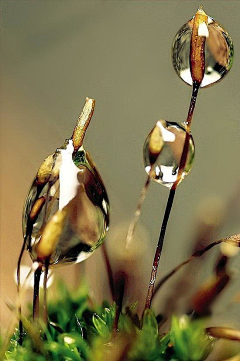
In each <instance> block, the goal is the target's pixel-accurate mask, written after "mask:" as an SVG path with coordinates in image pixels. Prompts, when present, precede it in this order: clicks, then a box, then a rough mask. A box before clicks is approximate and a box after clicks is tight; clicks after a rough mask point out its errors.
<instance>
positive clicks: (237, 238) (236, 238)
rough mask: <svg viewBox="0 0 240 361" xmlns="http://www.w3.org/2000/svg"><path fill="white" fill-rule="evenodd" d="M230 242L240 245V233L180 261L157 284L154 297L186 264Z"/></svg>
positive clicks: (213, 243) (211, 244)
mask: <svg viewBox="0 0 240 361" xmlns="http://www.w3.org/2000/svg"><path fill="white" fill-rule="evenodd" d="M223 242H225V243H230V244H231V245H233V246H236V247H239V245H240V235H235V236H232V237H228V238H224V239H220V240H218V241H215V242H212V243H210V244H209V245H207V246H206V247H204V248H203V249H200V250H199V251H196V252H194V253H193V254H192V255H191V257H189V258H188V259H187V260H185V261H184V262H182V263H180V264H179V265H178V266H177V267H175V268H173V270H172V271H170V272H169V273H167V274H166V276H164V277H163V278H162V279H161V280H160V281H159V282H158V283H157V285H156V287H155V290H154V294H153V298H154V296H155V295H156V294H157V292H158V291H159V290H160V288H162V286H163V285H164V284H165V282H167V280H169V278H171V277H172V276H173V275H174V274H175V273H177V272H178V271H179V270H180V269H181V268H182V267H183V266H185V265H186V264H188V263H190V262H191V261H192V260H193V259H195V258H199V257H201V256H203V255H204V254H205V253H206V252H207V251H209V250H210V249H212V248H213V247H215V246H217V245H218V244H220V243H223Z"/></svg>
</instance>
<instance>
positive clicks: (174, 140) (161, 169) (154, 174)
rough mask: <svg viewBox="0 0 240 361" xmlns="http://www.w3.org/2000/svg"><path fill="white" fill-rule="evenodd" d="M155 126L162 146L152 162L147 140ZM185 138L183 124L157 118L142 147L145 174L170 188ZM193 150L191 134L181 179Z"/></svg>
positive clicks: (187, 171) (175, 175) (190, 162)
mask: <svg viewBox="0 0 240 361" xmlns="http://www.w3.org/2000/svg"><path fill="white" fill-rule="evenodd" d="M156 127H158V128H159V131H160V132H161V135H162V136H161V138H159V139H161V142H162V146H161V152H160V153H159V156H158V158H157V159H156V161H155V163H154V164H153V163H152V157H151V152H150V150H149V142H150V140H151V136H152V134H153V132H155V129H156ZM185 138H186V130H185V129H184V127H183V126H181V125H179V124H177V123H175V122H167V121H166V120H159V121H158V122H157V123H156V126H155V127H154V128H153V129H152V130H151V132H150V133H149V135H148V136H147V139H146V141H145V143H144V147H143V158H144V166H145V170H146V172H147V174H149V175H150V176H151V178H153V179H154V180H155V181H156V182H158V183H160V184H163V185H164V186H166V187H169V188H171V187H172V185H173V184H174V182H175V181H176V179H177V175H178V171H179V164H180V159H181V155H182V151H183V147H184V142H185ZM194 152H195V149H194V142H193V138H192V136H190V142H189V150H188V156H187V162H186V166H185V168H184V171H183V173H182V176H181V181H182V180H183V178H184V177H185V176H186V175H187V174H188V173H189V171H190V169H191V167H192V163H193V159H194ZM151 167H152V170H151Z"/></svg>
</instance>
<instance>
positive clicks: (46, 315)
mask: <svg viewBox="0 0 240 361" xmlns="http://www.w3.org/2000/svg"><path fill="white" fill-rule="evenodd" d="M48 270H49V260H47V261H46V263H45V267H44V280H43V321H44V322H45V323H46V324H47V322H48V308H47V281H48Z"/></svg>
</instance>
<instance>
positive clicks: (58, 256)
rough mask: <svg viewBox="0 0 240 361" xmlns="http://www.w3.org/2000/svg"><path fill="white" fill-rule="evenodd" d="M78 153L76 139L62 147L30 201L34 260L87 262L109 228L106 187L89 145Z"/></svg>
mask: <svg viewBox="0 0 240 361" xmlns="http://www.w3.org/2000/svg"><path fill="white" fill-rule="evenodd" d="M73 150H74V149H73V145H72V140H67V141H66V142H65V145H64V146H63V147H62V148H60V149H57V151H56V152H55V153H54V155H53V156H51V159H52V160H53V162H52V164H51V168H52V169H51V171H50V170H49V171H48V177H44V182H40V175H41V174H42V173H43V172H42V171H43V169H44V167H45V165H46V161H44V162H43V164H42V166H41V167H40V169H39V171H38V173H37V175H36V177H35V179H34V181H33V184H32V187H31V188H30V191H29V193H28V196H27V198H26V202H25V207H24V211H23V235H24V237H27V248H28V250H29V252H30V255H31V257H32V259H33V261H35V260H38V261H42V262H43V263H44V259H46V258H49V257H50V264H57V263H60V262H61V263H64V262H68V263H69V262H80V261H83V260H84V259H86V258H87V257H89V256H90V255H91V253H92V251H93V250H95V249H96V248H97V247H98V246H99V245H100V244H101V243H102V241H103V239H104V237H105V235H106V232H107V230H108V225H109V201H108V196H107V193H106V189H105V187H104V184H103V182H102V180H101V178H100V176H99V173H98V171H97V169H96V167H95V165H94V163H93V161H92V159H91V157H90V154H89V153H88V152H86V151H85V149H84V148H83V146H82V147H80V149H79V150H78V151H77V152H76V153H75V154H73ZM48 158H49V157H48ZM48 158H47V159H48ZM47 164H49V162H47ZM45 173H46V172H45Z"/></svg>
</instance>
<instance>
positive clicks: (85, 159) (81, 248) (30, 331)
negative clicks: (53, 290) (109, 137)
mask: <svg viewBox="0 0 240 361" xmlns="http://www.w3.org/2000/svg"><path fill="white" fill-rule="evenodd" d="M216 40H217V41H216ZM172 61H173V66H174V69H175V70H176V73H177V74H178V76H179V77H180V78H181V79H182V80H183V81H184V82H185V83H187V84H189V85H191V87H192V96H191V99H190V105H189V109H188V112H187V115H186V120H185V121H183V122H181V123H176V122H174V121H169V120H164V119H160V120H158V121H157V122H156V124H155V126H154V127H153V129H152V130H151V132H150V133H149V135H148V136H147V138H146V141H145V143H144V147H143V157H144V167H145V171H146V173H147V179H146V182H145V185H144V187H143V189H142V191H141V194H140V198H139V202H138V205H137V208H136V212H135V214H134V217H133V220H132V222H131V223H130V225H129V229H128V232H127V237H126V242H125V247H126V252H127V251H128V250H129V248H130V247H131V243H132V241H133V237H134V234H135V230H136V226H137V223H138V220H139V217H140V215H141V209H142V206H143V202H144V200H145V197H146V195H147V191H148V189H149V186H150V184H151V181H152V180H154V181H156V182H157V183H158V184H162V185H164V186H166V187H167V188H169V197H168V201H167V204H166V209H165V213H164V217H163V221H162V225H161V229H160V235H159V239H158V243H157V247H156V252H155V256H154V260H153V265H152V270H151V274H150V281H149V287H148V292H147V297H146V303H145V307H144V309H143V310H140V312H139V309H137V308H138V304H137V302H136V303H134V304H130V305H124V302H123V299H124V292H125V286H126V283H127V274H126V272H124V269H123V270H121V272H118V273H117V275H114V272H113V268H112V265H111V261H110V257H109V254H108V251H107V248H106V246H105V244H104V243H103V241H104V239H105V236H106V234H107V232H108V229H109V211H110V205H109V200H108V195H107V191H106V188H105V186H104V183H103V181H102V179H101V176H100V174H99V172H98V170H97V167H96V165H95V163H94V161H93V159H92V157H91V155H90V153H89V152H88V151H86V150H85V148H84V145H83V142H84V136H85V133H86V131H87V128H88V126H89V123H90V121H91V118H92V116H93V112H94V108H95V100H93V99H90V98H87V99H86V102H85V105H84V107H83V110H82V113H81V115H80V117H79V119H78V121H77V124H76V126H75V128H74V131H73V134H72V136H71V138H69V139H67V140H65V142H64V144H63V145H62V146H61V147H59V148H57V149H56V151H55V152H54V153H53V154H51V155H49V156H48V157H46V159H45V160H44V161H43V163H42V164H41V166H40V167H39V170H38V171H37V173H36V176H35V178H34V180H33V183H32V185H31V187H30V190H29V193H28V195H27V197H26V201H25V205H24V211H23V239H24V240H23V245H22V249H21V252H20V256H19V260H18V264H17V283H18V298H17V301H16V304H14V305H9V307H11V309H12V312H13V314H14V316H17V320H18V322H19V327H16V323H15V318H16V317H13V322H12V323H11V324H10V327H9V330H8V332H7V333H6V335H5V338H3V339H2V341H1V358H2V359H8V360H29V361H30V360H33V359H34V360H38V361H42V360H46V359H47V360H94V361H97V360H101V361H102V360H109V361H111V360H112V361H115V360H119V361H120V360H159V361H161V360H172V361H174V360H175V361H176V360H186V361H189V360H205V359H206V358H207V357H208V355H209V354H210V353H211V351H212V350H213V349H214V345H215V343H216V341H217V339H219V338H224V339H230V340H238V341H239V340H240V336H239V335H240V331H238V330H235V329H231V328H227V327H206V317H207V316H209V315H210V314H211V310H212V305H213V303H214V302H215V300H216V299H217V297H218V295H219V294H220V293H221V292H222V291H223V290H224V289H225V287H226V286H227V284H228V283H229V281H230V280H231V272H230V271H229V269H228V261H229V259H230V257H232V256H233V255H234V254H235V252H234V251H233V249H234V250H235V249H237V247H239V245H240V235H238V234H237V235H233V236H230V237H227V238H224V239H221V240H218V241H214V242H213V241H212V242H210V243H209V244H208V245H205V247H202V248H200V249H199V248H198V247H196V249H194V252H193V254H192V256H191V257H190V258H188V259H187V260H185V261H184V262H182V263H181V264H180V265H178V266H177V267H175V268H174V269H173V270H172V271H170V272H169V273H167V274H166V275H165V276H164V278H162V279H161V280H160V281H159V282H158V283H157V284H155V283H156V277H157V271H158V267H159V262H160V257H161V253H162V248H163V243H164V238H165V233H166V230H167V225H168V221H169V218H170V213H171V210H172V205H173V201H174V198H175V194H176V190H177V188H178V186H179V185H180V183H181V182H182V181H183V180H184V178H185V177H186V176H187V175H188V174H189V172H190V170H191V168H192V164H193V161H194V154H195V145H194V141H193V136H192V134H191V125H192V120H193V115H194V111H195V105H196V100H197V96H198V92H199V90H200V89H201V88H204V87H208V86H210V85H212V84H214V83H217V82H219V81H220V80H221V79H222V78H223V77H225V75H226V74H227V73H228V72H229V70H230V68H231V66H232V62H233V43H232V40H231V38H230V36H229V35H228V33H227V31H226V30H225V29H223V28H222V27H221V26H220V25H219V24H218V23H217V22H216V21H215V20H214V19H212V18H211V17H209V16H208V15H207V14H206V13H205V12H204V11H203V9H202V8H199V9H198V10H197V12H196V14H195V16H193V18H192V19H191V20H189V21H188V22H187V23H186V24H184V25H183V26H182V27H181V29H180V30H179V32H178V33H177V34H176V36H175V38H174V42H173V47H172ZM219 244H221V245H224V247H223V248H222V254H221V256H220V257H219V259H218V260H217V263H216V265H215V269H214V274H213V275H212V276H211V278H209V279H208V280H207V281H206V282H205V283H204V284H203V285H201V287H200V288H199V289H198V290H197V291H196V292H195V293H194V294H193V295H192V297H191V302H190V306H189V310H188V314H185V315H178V316H176V315H174V314H172V313H171V312H170V314H169V313H168V312H166V314H162V315H157V316H155V314H154V312H153V310H152V309H151V304H152V300H153V297H154V296H155V295H156V293H157V292H158V291H159V290H160V289H161V287H162V286H163V285H164V284H165V283H166V282H167V281H168V280H169V278H171V277H172V276H173V275H174V274H176V273H177V272H178V271H179V270H180V269H182V268H184V267H186V265H188V264H190V263H191V262H192V261H193V260H195V259H197V258H200V257H202V256H203V255H204V254H205V253H206V252H207V251H209V250H210V249H212V248H213V247H214V246H217V245H219ZM101 245H102V246H101ZM99 246H101V248H102V252H103V255H104V260H105V264H106V269H107V273H108V279H109V287H110V290H111V295H112V301H113V303H112V304H109V303H108V302H104V303H103V304H102V305H95V304H94V302H93V300H92V299H91V296H90V293H89V292H88V289H87V287H86V285H85V284H84V282H82V284H81V285H80V286H79V288H78V289H77V290H75V291H74V292H72V291H71V292H70V291H69V290H68V288H67V287H66V286H65V285H64V284H63V283H62V282H60V283H59V284H58V286H57V293H58V294H59V295H61V297H57V298H55V299H54V300H51V299H50V300H47V287H48V278H49V270H50V269H53V270H54V268H55V266H57V265H58V266H61V265H64V264H71V263H79V262H83V261H84V260H86V259H87V258H88V257H90V256H91V254H92V253H93V252H94V251H95V250H96V249H97V248H98V247H99ZM25 250H27V251H28V252H29V254H30V257H31V259H32V261H33V263H32V267H31V269H30V270H29V273H28V275H27V277H26V279H25V280H24V282H22V283H21V281H20V280H21V269H22V268H21V262H22V256H23V253H24V251H25ZM42 273H44V280H43V291H42V292H40V281H41V275H42ZM32 274H34V290H33V303H32V316H30V315H27V316H25V315H24V314H23V312H22V305H23V303H24V296H25V292H26V288H27V285H28V282H29V279H30V277H31V275H32ZM174 301H175V300H174V299H173V302H174ZM173 309H174V308H173ZM169 320H170V322H169ZM234 360H240V356H236V358H234Z"/></svg>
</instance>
